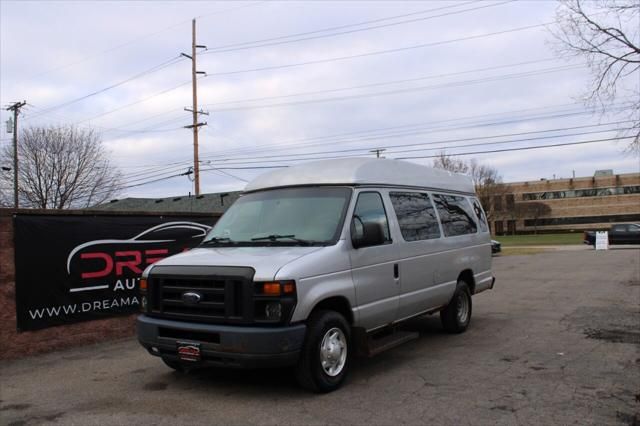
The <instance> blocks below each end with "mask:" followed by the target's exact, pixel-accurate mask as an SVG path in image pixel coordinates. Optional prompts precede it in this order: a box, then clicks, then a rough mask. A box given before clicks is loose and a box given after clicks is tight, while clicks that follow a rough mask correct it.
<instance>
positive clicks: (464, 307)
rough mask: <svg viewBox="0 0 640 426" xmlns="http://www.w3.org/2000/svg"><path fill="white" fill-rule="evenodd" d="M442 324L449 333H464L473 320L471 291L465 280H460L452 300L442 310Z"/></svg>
mask: <svg viewBox="0 0 640 426" xmlns="http://www.w3.org/2000/svg"><path fill="white" fill-rule="evenodd" d="M440 321H441V322H442V326H443V327H444V329H445V330H446V331H447V332H449V333H462V332H463V331H465V330H466V329H467V327H468V326H469V323H470V322H471V292H470V291H469V286H468V285H467V283H465V282H464V281H462V280H461V281H458V285H457V286H456V291H455V293H453V297H452V298H451V301H450V302H449V304H448V305H447V307H446V308H444V309H443V310H442V311H440Z"/></svg>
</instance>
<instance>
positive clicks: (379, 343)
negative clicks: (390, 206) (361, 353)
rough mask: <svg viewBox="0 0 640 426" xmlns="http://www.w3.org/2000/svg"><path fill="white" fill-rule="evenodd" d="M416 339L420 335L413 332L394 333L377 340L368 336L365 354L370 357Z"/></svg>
mask: <svg viewBox="0 0 640 426" xmlns="http://www.w3.org/2000/svg"><path fill="white" fill-rule="evenodd" d="M418 337H420V333H418V332H415V331H394V332H393V333H391V334H388V335H386V336H382V337H377V338H375V337H371V336H370V337H369V339H368V342H367V343H368V345H367V348H366V353H365V354H366V356H368V357H372V356H374V355H377V354H379V353H380V352H384V351H386V350H388V349H391V348H395V347H396V346H400V345H401V344H403V343H406V342H408V341H410V340H414V339H417V338H418Z"/></svg>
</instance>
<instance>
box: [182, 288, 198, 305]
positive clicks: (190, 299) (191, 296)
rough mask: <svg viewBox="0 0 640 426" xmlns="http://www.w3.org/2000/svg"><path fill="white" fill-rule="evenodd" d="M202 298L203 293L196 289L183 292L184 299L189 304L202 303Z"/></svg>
mask: <svg viewBox="0 0 640 426" xmlns="http://www.w3.org/2000/svg"><path fill="white" fill-rule="evenodd" d="M201 300H202V295H201V294H200V293H196V292H194V291H187V292H186V293H182V301H183V302H184V303H186V304H187V305H195V304H196V303H200V301H201Z"/></svg>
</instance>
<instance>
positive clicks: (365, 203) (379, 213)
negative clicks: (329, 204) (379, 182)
mask: <svg viewBox="0 0 640 426" xmlns="http://www.w3.org/2000/svg"><path fill="white" fill-rule="evenodd" d="M370 224H376V225H378V226H379V229H380V231H381V233H382V236H383V244H387V243H389V242H390V241H391V237H390V234H389V223H388V221H387V213H386V211H385V209H384V204H383V202H382V197H381V196H380V194H379V193H378V192H361V193H360V194H359V195H358V201H357V202H356V208H355V210H354V212H353V221H352V227H351V236H352V238H361V237H362V235H363V234H364V226H365V225H370Z"/></svg>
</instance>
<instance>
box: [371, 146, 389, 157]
mask: <svg viewBox="0 0 640 426" xmlns="http://www.w3.org/2000/svg"><path fill="white" fill-rule="evenodd" d="M384 151H386V149H384V148H377V149H372V150H371V151H369V152H370V153H372V154H373V153H375V154H376V158H380V153H381V152H384Z"/></svg>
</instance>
